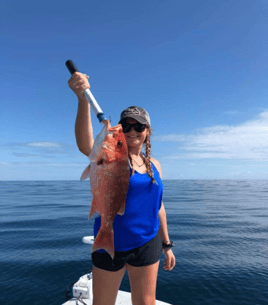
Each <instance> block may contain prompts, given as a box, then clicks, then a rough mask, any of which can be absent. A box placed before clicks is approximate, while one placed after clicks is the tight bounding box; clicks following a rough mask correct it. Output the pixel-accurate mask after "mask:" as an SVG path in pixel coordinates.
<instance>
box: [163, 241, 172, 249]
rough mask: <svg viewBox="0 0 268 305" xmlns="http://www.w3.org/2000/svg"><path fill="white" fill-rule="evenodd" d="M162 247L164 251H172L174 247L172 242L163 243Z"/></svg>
mask: <svg viewBox="0 0 268 305" xmlns="http://www.w3.org/2000/svg"><path fill="white" fill-rule="evenodd" d="M162 246H163V248H164V249H170V248H172V247H173V241H170V242H169V243H168V244H166V243H164V242H162Z"/></svg>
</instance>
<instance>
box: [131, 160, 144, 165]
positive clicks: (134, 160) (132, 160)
mask: <svg viewBox="0 0 268 305" xmlns="http://www.w3.org/2000/svg"><path fill="white" fill-rule="evenodd" d="M132 161H134V162H135V163H136V164H137V165H138V167H142V166H143V164H144V162H143V160H142V164H141V165H139V164H138V163H137V162H136V161H135V160H134V159H132Z"/></svg>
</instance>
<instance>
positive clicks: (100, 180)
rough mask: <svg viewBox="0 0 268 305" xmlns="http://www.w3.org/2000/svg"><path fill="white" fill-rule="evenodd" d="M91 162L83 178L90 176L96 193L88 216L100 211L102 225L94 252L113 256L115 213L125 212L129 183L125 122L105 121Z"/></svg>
mask: <svg viewBox="0 0 268 305" xmlns="http://www.w3.org/2000/svg"><path fill="white" fill-rule="evenodd" d="M89 159H90V161H91V162H90V165H89V166H88V167H87V168H86V169H85V170H84V172H83V174H82V176H81V180H84V179H86V178H87V177H89V179H90V186H91V192H92V195H93V199H92V203H91V209H90V213H89V217H88V218H91V217H92V216H93V215H94V214H95V213H97V212H99V214H100V216H101V227H100V230H99V232H98V234H97V236H96V239H95V242H94V244H93V247H92V252H94V251H96V250H99V249H104V250H105V251H106V252H107V253H109V254H110V256H111V257H112V258H114V231H113V221H114V218H115V216H116V214H119V215H123V214H124V211H125V201H126V196H127V191H128V184H129V175H130V171H129V165H128V150H127V143H126V140H125V136H124V133H123V130H122V126H121V125H120V124H119V125H116V126H115V127H111V126H110V122H109V121H105V125H104V127H103V129H102V131H101V132H100V133H99V134H98V135H97V137H96V139H95V141H94V145H93V148H92V151H91V153H90V155H89Z"/></svg>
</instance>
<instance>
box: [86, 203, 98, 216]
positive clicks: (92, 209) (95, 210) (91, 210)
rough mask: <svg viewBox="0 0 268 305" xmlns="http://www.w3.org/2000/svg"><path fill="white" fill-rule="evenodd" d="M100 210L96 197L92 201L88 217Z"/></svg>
mask: <svg viewBox="0 0 268 305" xmlns="http://www.w3.org/2000/svg"><path fill="white" fill-rule="evenodd" d="M97 212H98V211H97V205H96V202H95V201H94V198H93V200H92V202H91V208H90V212H89V215H88V219H90V218H91V217H92V216H93V215H94V214H96V213H97Z"/></svg>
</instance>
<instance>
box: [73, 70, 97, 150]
mask: <svg viewBox="0 0 268 305" xmlns="http://www.w3.org/2000/svg"><path fill="white" fill-rule="evenodd" d="M68 85H69V87H70V88H71V89H72V90H73V91H74V93H75V94H76V96H77V98H78V110H77V116H76V121H75V138H76V143H77V146H78V149H79V150H80V151H81V152H82V153H83V154H84V155H86V156H89V154H90V152H91V149H92V147H93V143H94V137H93V128H92V124H91V115H90V105H89V104H88V102H87V100H86V98H85V96H84V95H83V92H84V90H85V89H89V88H90V85H89V83H88V76H87V75H85V74H82V73H80V72H75V73H74V74H73V75H72V77H71V78H70V79H69V81H68Z"/></svg>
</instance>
